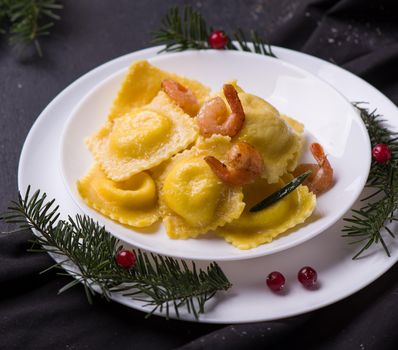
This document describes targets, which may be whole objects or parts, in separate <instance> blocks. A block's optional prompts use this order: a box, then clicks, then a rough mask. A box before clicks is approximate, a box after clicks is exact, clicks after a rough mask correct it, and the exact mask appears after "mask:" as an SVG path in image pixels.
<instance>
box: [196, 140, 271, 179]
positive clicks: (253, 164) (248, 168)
mask: <svg viewBox="0 0 398 350" xmlns="http://www.w3.org/2000/svg"><path fill="white" fill-rule="evenodd" d="M204 159H205V161H206V162H207V164H209V166H210V168H211V169H212V170H213V172H214V174H216V175H217V177H218V178H219V179H220V180H222V181H223V182H224V183H226V184H229V185H231V186H243V185H248V184H250V183H252V182H254V181H255V180H256V179H257V178H259V177H260V176H261V174H262V172H263V169H264V162H263V158H262V157H261V154H260V153H259V152H258V151H257V150H256V149H255V148H254V147H253V146H251V145H250V144H248V143H247V142H237V143H234V144H233V145H232V146H231V148H230V150H229V151H228V153H227V162H226V164H224V163H222V162H221V161H220V160H218V159H217V158H216V157H214V156H206V157H205V158H204Z"/></svg>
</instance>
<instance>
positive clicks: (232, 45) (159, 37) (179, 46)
mask: <svg viewBox="0 0 398 350" xmlns="http://www.w3.org/2000/svg"><path fill="white" fill-rule="evenodd" d="M212 31H213V29H212V28H209V27H208V25H207V23H206V21H205V19H204V18H203V16H202V14H201V13H200V12H199V11H196V10H194V9H192V7H191V6H186V7H184V9H183V11H182V14H180V10H179V8H178V7H172V8H171V9H170V10H169V11H168V12H167V14H166V15H165V16H164V18H163V20H162V22H161V28H160V29H159V30H158V31H155V32H153V43H154V44H159V45H160V44H161V45H165V47H164V48H163V49H162V50H161V51H160V52H163V51H167V52H179V51H184V50H190V49H191V50H206V49H211V47H210V45H209V43H208V38H209V35H210V33H211V32H212ZM226 34H227V36H228V38H230V39H232V40H229V41H228V44H227V47H226V49H228V50H241V51H247V52H253V53H258V54H261V55H266V56H272V57H276V56H275V55H274V53H273V52H272V48H271V46H270V45H269V44H266V43H265V42H264V40H263V39H262V38H261V37H260V36H259V34H258V33H257V32H255V31H250V36H249V40H248V39H247V38H246V35H245V34H244V32H243V31H242V30H241V29H238V30H237V31H235V32H234V33H233V34H232V35H228V33H226Z"/></svg>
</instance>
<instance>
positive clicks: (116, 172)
mask: <svg viewBox="0 0 398 350" xmlns="http://www.w3.org/2000/svg"><path fill="white" fill-rule="evenodd" d="M197 135H198V132H197V126H196V123H195V121H194V120H193V119H192V118H191V117H190V116H188V115H187V114H185V113H184V112H183V111H182V109H181V108H180V107H178V106H177V105H176V104H174V103H173V102H172V101H171V100H170V98H169V97H168V96H167V95H166V94H165V93H164V92H163V91H159V92H158V94H157V96H156V97H155V98H154V99H153V100H152V102H151V103H149V104H148V105H146V106H144V107H143V108H141V109H137V110H135V111H134V112H131V113H129V114H126V115H124V116H123V117H120V118H116V119H115V120H113V121H108V122H107V124H105V126H104V127H103V128H102V129H101V130H99V131H98V132H97V133H96V134H94V135H93V136H91V137H90V138H88V139H87V140H86V143H87V146H88V148H89V150H90V151H91V153H92V154H93V155H94V158H95V159H96V161H97V162H98V163H99V164H100V165H101V167H102V169H103V170H104V172H105V173H106V175H107V176H108V177H109V178H110V179H112V180H113V181H123V180H125V179H128V178H129V177H131V176H132V175H134V174H137V173H139V172H141V171H143V170H147V169H150V168H153V167H154V166H156V165H158V164H160V163H161V162H163V161H165V160H167V159H169V158H171V157H172V156H173V155H174V154H176V153H178V152H180V151H182V150H184V149H186V148H187V147H188V146H189V145H190V144H192V143H193V142H194V141H195V140H196V138H197Z"/></svg>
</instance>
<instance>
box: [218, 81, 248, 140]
mask: <svg viewBox="0 0 398 350" xmlns="http://www.w3.org/2000/svg"><path fill="white" fill-rule="evenodd" d="M223 91H224V96H225V98H226V99H227V102H228V104H229V106H230V108H231V111H232V114H231V115H230V116H229V117H228V118H227V120H226V122H225V123H224V129H225V130H228V136H231V137H234V136H235V135H236V134H238V133H239V131H240V130H241V129H242V127H243V123H244V122H245V118H246V116H245V112H244V110H243V106H242V103H241V101H240V99H239V96H238V93H237V91H236V90H235V88H234V87H233V85H231V84H225V85H224V86H223Z"/></svg>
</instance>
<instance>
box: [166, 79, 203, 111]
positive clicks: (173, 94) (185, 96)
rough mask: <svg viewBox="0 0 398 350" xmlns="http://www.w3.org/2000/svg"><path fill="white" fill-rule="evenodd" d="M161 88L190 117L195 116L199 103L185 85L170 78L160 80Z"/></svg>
mask: <svg viewBox="0 0 398 350" xmlns="http://www.w3.org/2000/svg"><path fill="white" fill-rule="evenodd" d="M161 86H162V90H163V91H164V92H165V93H166V94H167V95H168V96H169V97H170V98H171V99H172V100H173V101H174V102H175V103H177V105H178V106H180V107H181V109H182V110H183V111H184V112H185V113H187V114H189V115H190V116H191V117H194V116H196V114H197V113H198V111H199V108H200V105H199V101H198V99H197V98H196V96H195V94H194V93H193V92H192V91H191V90H190V89H189V88H187V87H185V86H183V85H181V84H180V83H178V82H176V81H175V80H172V79H164V80H163V81H162V84H161Z"/></svg>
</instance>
